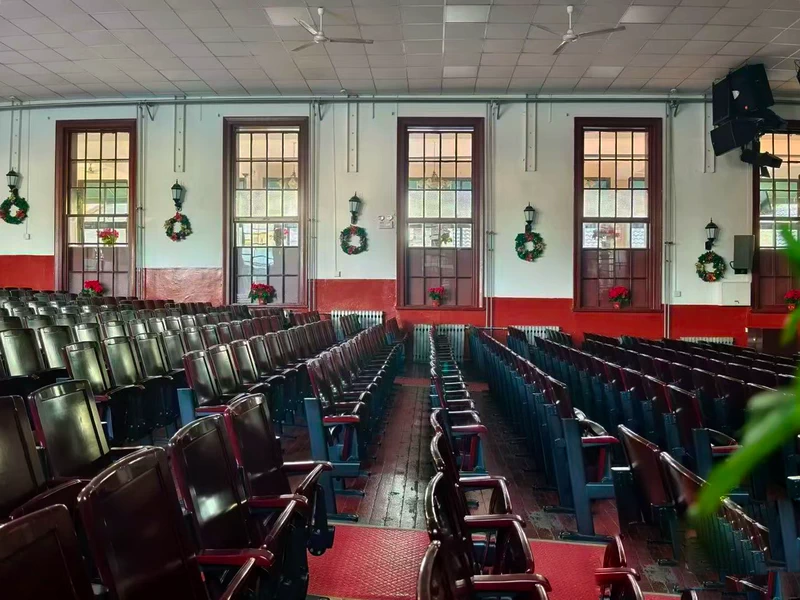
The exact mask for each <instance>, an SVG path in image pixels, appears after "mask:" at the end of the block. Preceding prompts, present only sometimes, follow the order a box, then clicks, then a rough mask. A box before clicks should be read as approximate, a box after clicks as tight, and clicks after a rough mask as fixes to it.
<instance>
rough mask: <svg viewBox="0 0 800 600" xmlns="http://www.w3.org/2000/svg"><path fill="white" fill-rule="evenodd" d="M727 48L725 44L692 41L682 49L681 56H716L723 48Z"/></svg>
mask: <svg viewBox="0 0 800 600" xmlns="http://www.w3.org/2000/svg"><path fill="white" fill-rule="evenodd" d="M723 46H725V42H707V41H697V40H690V41H688V42H686V45H685V46H684V47H683V48H681V49H680V51H679V53H680V54H716V53H717V52H719V51H720V50H721V49H722V47H723Z"/></svg>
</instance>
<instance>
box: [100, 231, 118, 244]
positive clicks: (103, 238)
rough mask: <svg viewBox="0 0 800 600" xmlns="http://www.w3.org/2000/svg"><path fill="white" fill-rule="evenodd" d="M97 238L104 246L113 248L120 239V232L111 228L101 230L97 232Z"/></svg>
mask: <svg viewBox="0 0 800 600" xmlns="http://www.w3.org/2000/svg"><path fill="white" fill-rule="evenodd" d="M97 238H98V239H99V240H100V243H101V244H103V246H113V245H114V244H116V243H117V240H118V239H119V231H117V230H116V229H111V228H106V229H101V230H100V231H98V232H97Z"/></svg>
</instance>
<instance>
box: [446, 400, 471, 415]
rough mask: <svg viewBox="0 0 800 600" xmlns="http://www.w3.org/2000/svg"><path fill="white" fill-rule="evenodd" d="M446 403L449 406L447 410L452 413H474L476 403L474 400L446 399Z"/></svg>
mask: <svg viewBox="0 0 800 600" xmlns="http://www.w3.org/2000/svg"><path fill="white" fill-rule="evenodd" d="M444 403H445V404H447V410H449V411H451V412H474V411H473V410H472V409H473V408H475V403H474V402H473V401H472V400H466V399H465V400H451V399H449V398H445V400H444Z"/></svg>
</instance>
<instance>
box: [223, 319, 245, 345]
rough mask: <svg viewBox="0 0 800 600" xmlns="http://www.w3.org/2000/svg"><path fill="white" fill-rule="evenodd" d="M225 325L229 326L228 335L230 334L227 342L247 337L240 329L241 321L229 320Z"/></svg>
mask: <svg viewBox="0 0 800 600" xmlns="http://www.w3.org/2000/svg"><path fill="white" fill-rule="evenodd" d="M227 326H228V328H229V331H230V336H231V339H230V340H229V342H232V341H233V340H245V339H247V338H246V337H245V335H244V330H243V329H242V322H241V321H238V320H234V321H231V322H230V323H227ZM225 343H228V342H225Z"/></svg>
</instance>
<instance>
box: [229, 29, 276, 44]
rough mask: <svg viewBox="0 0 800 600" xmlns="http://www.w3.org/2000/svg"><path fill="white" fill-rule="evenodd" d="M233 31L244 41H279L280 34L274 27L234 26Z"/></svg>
mask: <svg viewBox="0 0 800 600" xmlns="http://www.w3.org/2000/svg"><path fill="white" fill-rule="evenodd" d="M233 32H234V33H235V34H236V37H238V38H239V40H240V41H242V42H273V41H278V35H277V34H276V33H275V30H274V29H272V27H234V28H233Z"/></svg>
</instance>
